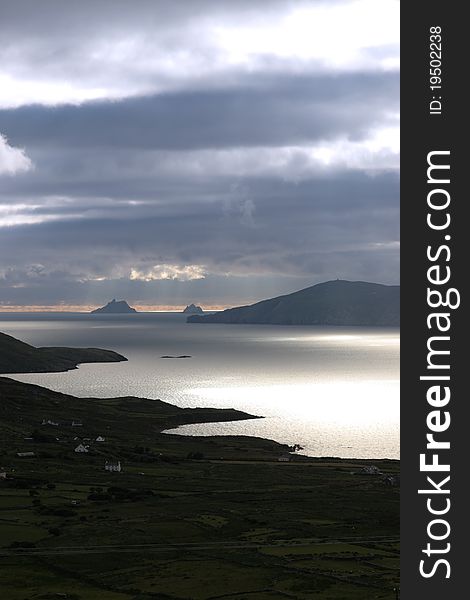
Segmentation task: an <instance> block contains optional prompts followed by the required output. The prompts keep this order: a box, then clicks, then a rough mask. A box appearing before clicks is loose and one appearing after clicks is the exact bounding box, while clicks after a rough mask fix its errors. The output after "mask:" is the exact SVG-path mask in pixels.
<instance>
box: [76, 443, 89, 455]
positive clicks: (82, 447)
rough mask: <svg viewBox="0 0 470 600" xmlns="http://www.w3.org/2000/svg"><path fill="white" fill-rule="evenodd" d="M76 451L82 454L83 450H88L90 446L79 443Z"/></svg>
mask: <svg viewBox="0 0 470 600" xmlns="http://www.w3.org/2000/svg"><path fill="white" fill-rule="evenodd" d="M74 452H77V454H81V453H83V452H88V447H87V446H84V445H83V444H78V446H77V447H76V448H75V450H74Z"/></svg>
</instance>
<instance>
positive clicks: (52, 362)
mask: <svg viewBox="0 0 470 600" xmlns="http://www.w3.org/2000/svg"><path fill="white" fill-rule="evenodd" d="M126 360H127V358H125V357H124V356H122V355H121V354H118V353H117V352H113V351H112V350H101V349H100V348H58V347H53V348H36V347H34V346H31V345H30V344H26V343H25V342H21V341H20V340H17V339H16V338H14V337H12V336H10V335H7V334H5V333H0V373H3V374H8V373H52V372H55V373H57V372H61V371H69V370H70V369H76V368H77V366H78V365H79V364H81V363H103V362H122V361H126Z"/></svg>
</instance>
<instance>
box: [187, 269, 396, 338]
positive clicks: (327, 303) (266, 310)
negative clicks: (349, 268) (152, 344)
mask: <svg viewBox="0 0 470 600" xmlns="http://www.w3.org/2000/svg"><path fill="white" fill-rule="evenodd" d="M187 322H188V323H233V324H272V325H337V326H341V325H343V326H348V325H362V326H366V327H367V326H398V325H399V324H400V286H398V285H382V284H378V283H368V282H365V281H344V280H340V279H337V280H336V281H327V282H325V283H319V284H317V285H314V286H312V287H308V288H306V289H303V290H300V291H298V292H294V293H292V294H287V295H285V296H278V297H277V298H271V299H269V300H263V301H261V302H257V303H256V304H252V305H250V306H239V307H237V308H229V309H227V310H224V311H221V312H218V313H214V314H210V315H204V316H202V315H191V316H189V317H188V319H187Z"/></svg>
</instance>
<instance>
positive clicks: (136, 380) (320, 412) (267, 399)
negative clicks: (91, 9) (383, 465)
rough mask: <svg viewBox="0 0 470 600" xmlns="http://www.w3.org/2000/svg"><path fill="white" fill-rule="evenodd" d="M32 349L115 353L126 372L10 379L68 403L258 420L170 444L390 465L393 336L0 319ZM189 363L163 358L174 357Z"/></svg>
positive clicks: (183, 430) (140, 321) (395, 413)
mask: <svg viewBox="0 0 470 600" xmlns="http://www.w3.org/2000/svg"><path fill="white" fill-rule="evenodd" d="M0 331H2V332H4V333H7V334H9V335H12V336H14V337H16V338H18V339H21V340H23V341H25V342H27V343H30V344H33V345H35V346H75V347H96V348H106V349H110V350H115V351H116V352H119V353H120V354H123V355H124V356H125V357H126V358H127V359H128V362H121V363H108V364H84V365H80V366H79V368H78V369H76V370H73V371H69V372H66V373H40V374H26V375H25V374H18V375H16V374H15V375H9V377H13V378H14V379H17V380H19V381H23V382H26V383H35V384H38V385H42V386H45V387H47V388H50V389H52V390H56V391H59V392H64V393H68V394H73V395H75V396H79V397H99V398H103V397H117V396H139V397H143V398H158V399H161V400H164V401H165V402H169V403H172V404H175V405H177V406H180V407H196V406H200V407H226V408H228V407H230V408H236V409H239V410H243V411H245V412H247V413H250V414H251V415H256V416H262V417H264V418H262V419H251V420H246V421H237V422H233V423H206V424H195V425H185V426H182V427H179V428H178V429H176V430H171V432H172V433H177V434H180V435H250V436H258V437H263V438H269V439H272V440H276V441H278V442H282V443H287V444H290V445H293V444H300V446H302V450H301V451H300V453H301V454H305V455H308V456H317V457H326V456H331V457H341V458H362V459H379V458H393V459H397V458H399V452H400V449H399V416H400V415H399V409H400V401H399V342H400V339H399V330H398V329H395V328H364V327H314V326H280V325H222V324H196V323H194V324H190V323H186V316H185V315H183V314H177V313H138V314H130V315H91V314H83V313H21V314H19V313H3V314H0ZM181 355H185V356H188V357H190V358H162V356H181Z"/></svg>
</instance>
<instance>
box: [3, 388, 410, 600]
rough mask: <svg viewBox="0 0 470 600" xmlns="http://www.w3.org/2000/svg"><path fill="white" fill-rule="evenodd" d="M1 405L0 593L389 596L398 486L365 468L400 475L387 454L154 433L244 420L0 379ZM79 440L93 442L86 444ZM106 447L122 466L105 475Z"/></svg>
mask: <svg viewBox="0 0 470 600" xmlns="http://www.w3.org/2000/svg"><path fill="white" fill-rule="evenodd" d="M0 400H1V401H0V411H1V413H0V421H1V423H2V425H1V433H2V435H1V441H0V466H1V467H3V469H4V470H5V471H6V472H7V474H8V478H7V479H6V480H0V566H1V568H0V589H1V598H2V600H3V599H5V600H33V599H34V600H40V599H42V600H46V599H53V598H55V599H58V598H68V599H69V600H71V599H74V600H78V599H80V600H95V599H96V600H121V599H122V600H124V599H126V600H130V599H133V600H147V599H149V600H150V599H152V598H160V599H165V598H172V599H195V600H196V599H207V600H208V599H216V598H224V599H230V600H242V599H247V600H261V599H266V600H270V599H273V600H274V599H277V598H279V599H281V598H298V599H308V598H318V599H325V600H328V599H331V600H333V599H334V600H339V599H345V600H356V599H357V600H368V599H389V600H394V599H395V598H396V593H395V591H394V588H396V587H397V586H398V581H399V571H398V569H399V544H398V534H399V520H398V519H399V489H398V488H397V487H389V486H387V485H386V483H385V482H384V479H383V477H382V476H380V475H367V474H364V473H361V472H360V469H361V467H362V466H364V465H370V464H374V465H376V466H377V467H379V468H380V470H381V471H382V472H383V473H386V474H397V473H398V469H399V463H398V462H397V461H355V460H351V461H346V460H339V459H328V460H327V459H307V458H305V457H300V456H296V457H294V459H293V460H292V461H290V462H288V463H284V462H278V458H279V456H281V455H283V454H285V452H286V450H287V448H286V447H284V446H282V445H280V444H277V443H275V442H271V441H269V440H262V439H258V438H248V437H236V438H228V437H213V438H188V437H183V436H181V437H180V436H174V435H165V434H162V433H161V431H162V430H163V429H165V428H167V427H168V426H174V425H175V424H178V423H184V422H191V421H204V420H227V419H231V418H243V417H246V415H243V414H241V413H236V412H235V411H221V410H214V411H207V410H201V411H194V410H193V411H183V410H182V409H177V408H176V407H171V406H170V405H168V404H165V403H160V402H158V401H152V400H142V399H135V398H125V399H107V400H97V399H78V398H73V397H70V396H64V395H61V394H56V393H53V392H50V391H49V390H44V389H43V388H38V387H36V386H29V385H25V384H19V383H17V382H13V381H12V380H10V379H5V378H0ZM44 418H46V419H53V420H55V421H57V422H59V425H58V426H41V422H42V420H43V419H44ZM72 419H79V420H81V421H82V422H83V426H82V427H79V428H75V427H74V428H72V427H71V425H70V422H71V420H72ZM78 429H79V430H80V431H79V432H78V433H77V430H78ZM97 435H103V436H105V437H106V442H104V443H97V442H95V443H93V442H92V441H91V440H93V439H95V438H96V436H97ZM28 437H33V439H32V440H25V439H24V438H28ZM75 437H79V438H80V439H83V438H90V442H86V443H87V444H90V451H89V452H88V453H86V454H76V453H75V452H74V451H73V449H74V447H75V446H76V445H77V444H78V443H79V440H75V439H74V438H75ZM56 438H59V440H57V439H56ZM17 452H34V453H35V456H34V457H31V458H19V457H18V456H17V455H16V454H17ZM111 458H113V459H119V460H121V462H122V465H123V471H122V472H121V473H109V472H106V471H105V470H104V461H105V459H111Z"/></svg>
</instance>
